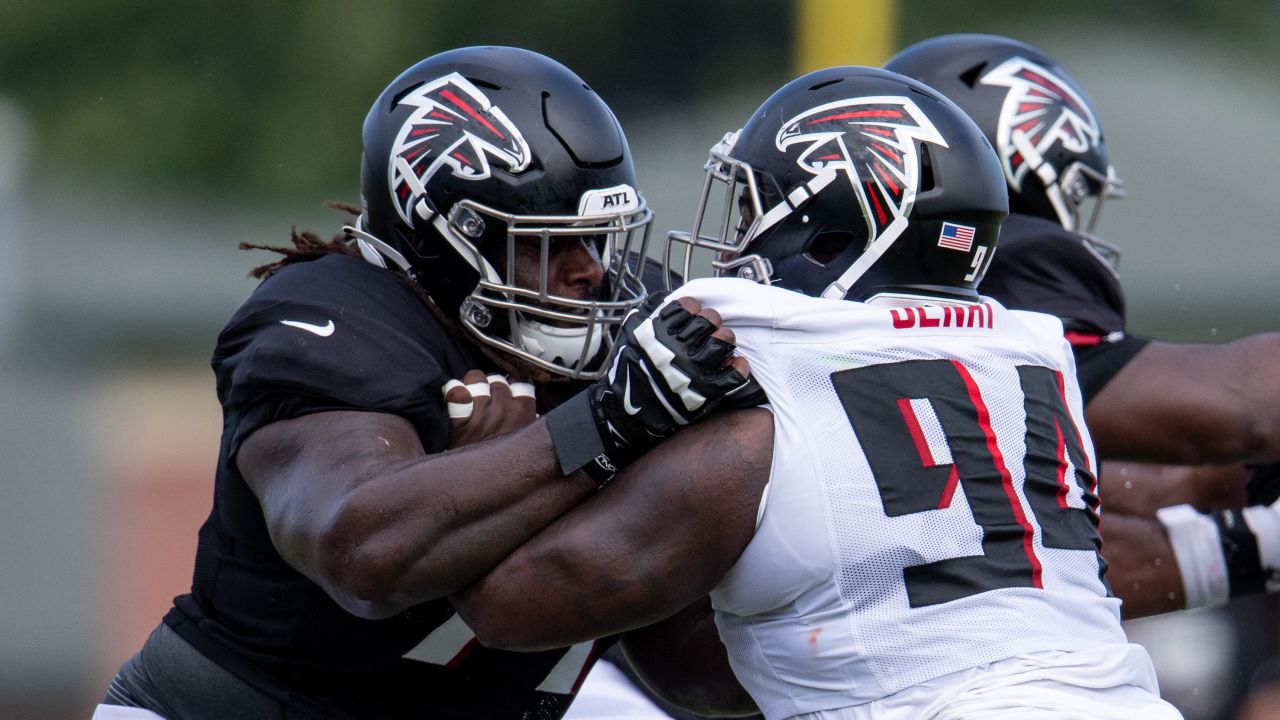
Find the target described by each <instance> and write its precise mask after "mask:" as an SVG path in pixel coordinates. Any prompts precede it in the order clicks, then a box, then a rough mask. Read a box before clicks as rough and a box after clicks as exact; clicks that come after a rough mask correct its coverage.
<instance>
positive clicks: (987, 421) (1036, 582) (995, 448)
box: [951, 360, 1044, 588]
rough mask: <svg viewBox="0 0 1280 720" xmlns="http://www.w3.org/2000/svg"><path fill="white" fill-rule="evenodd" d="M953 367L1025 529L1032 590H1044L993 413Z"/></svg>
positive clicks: (959, 367)
mask: <svg viewBox="0 0 1280 720" xmlns="http://www.w3.org/2000/svg"><path fill="white" fill-rule="evenodd" d="M951 364H952V365H953V366H954V367H955V369H956V372H958V373H960V379H962V380H964V385H965V388H967V389H968V391H969V400H970V401H972V402H973V406H974V407H975V408H977V410H978V425H979V426H980V427H981V428H982V434H983V435H985V436H986V438H987V450H988V451H990V452H991V459H992V460H993V461H994V462H995V466H996V471H997V472H999V473H1000V484H1001V486H1003V487H1004V494H1005V496H1006V497H1008V498H1009V507H1010V509H1012V510H1013V517H1014V519H1015V520H1017V522H1018V525H1019V526H1021V527H1022V549H1023V551H1024V552H1026V554H1027V560H1028V561H1029V562H1030V563H1031V586H1032V587H1037V588H1043V587H1044V581H1043V580H1042V579H1041V575H1042V574H1043V572H1044V568H1043V567H1041V565H1040V558H1038V557H1036V549H1035V546H1034V544H1033V543H1032V539H1033V538H1034V537H1035V529H1034V528H1033V527H1031V523H1030V521H1028V520H1027V514H1026V513H1024V512H1023V511H1022V503H1021V502H1020V501H1019V500H1018V493H1017V492H1016V491H1015V490H1014V489H1013V476H1011V475H1010V474H1009V468H1008V466H1007V465H1005V462H1004V454H1003V453H1001V452H1000V445H999V444H998V443H997V442H996V432H995V430H994V429H993V428H992V427H991V411H990V410H988V409H987V404H986V403H985V402H983V400H982V393H981V392H979V391H978V384H977V383H976V382H974V380H973V376H972V375H970V374H969V370H968V369H967V368H965V366H964V365H961V364H960V361H959V360H952V361H951Z"/></svg>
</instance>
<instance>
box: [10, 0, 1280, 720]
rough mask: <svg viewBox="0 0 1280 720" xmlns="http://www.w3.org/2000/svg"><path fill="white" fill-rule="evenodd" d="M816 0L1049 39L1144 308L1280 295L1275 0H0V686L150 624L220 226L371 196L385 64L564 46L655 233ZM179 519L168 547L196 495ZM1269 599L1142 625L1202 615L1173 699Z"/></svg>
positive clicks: (41, 699)
mask: <svg viewBox="0 0 1280 720" xmlns="http://www.w3.org/2000/svg"><path fill="white" fill-rule="evenodd" d="M824 7H826V8H828V9H829V8H831V7H837V8H839V10H838V12H835V13H834V14H833V15H832V20H831V22H832V23H840V24H839V25H836V26H835V27H836V29H837V30H840V31H843V30H844V29H846V28H847V30H848V37H849V43H848V47H847V55H846V56H841V57H835V58H832V59H831V60H829V62H831V63H834V62H860V63H869V64H876V63H879V62H882V61H883V60H885V59H887V56H888V55H889V54H891V53H892V52H893V51H894V50H896V49H898V48H900V47H903V46H905V45H907V44H910V43H911V42H914V41H916V40H919V39H922V38H925V37H928V36H931V35H935V34H940V33H946V32H995V33H1002V34H1009V35H1012V36H1014V37H1018V38H1020V39H1023V40H1026V41H1028V42H1030V43H1032V44H1034V45H1037V46H1040V47H1041V48H1043V49H1044V50H1046V51H1047V52H1049V53H1050V54H1051V55H1053V56H1055V57H1056V58H1057V59H1058V60H1060V61H1061V62H1062V63H1063V64H1065V65H1066V66H1067V67H1068V68H1070V69H1071V70H1072V72H1073V74H1074V75H1075V76H1076V77H1077V78H1078V79H1079V80H1080V81H1081V82H1082V83H1083V84H1084V86H1085V87H1086V89H1087V90H1088V91H1089V93H1090V95H1091V96H1092V98H1093V100H1094V102H1095V104H1096V105H1097V106H1098V108H1099V111H1100V116H1101V120H1102V123H1103V126H1104V128H1105V129H1106V132H1107V137H1108V144H1109V146H1110V149H1111V153H1112V160H1113V162H1114V163H1115V165H1116V167H1117V169H1118V171H1119V173H1120V175H1121V177H1122V178H1123V179H1124V180H1125V181H1126V185H1127V189H1128V191H1129V198H1128V199H1126V200H1124V201H1123V202H1120V203H1115V204H1113V205H1109V206H1108V207H1107V209H1106V211H1105V212H1104V214H1103V219H1102V224H1101V227H1100V229H1101V234H1102V236H1103V237H1105V238H1107V239H1109V240H1111V241H1113V242H1115V243H1117V244H1119V245H1120V246H1121V247H1122V248H1123V249H1124V251H1125V256H1124V260H1123V262H1122V265H1121V270H1122V275H1123V279H1124V283H1125V287H1126V290H1127V292H1128V294H1129V302H1130V317H1131V323H1130V324H1131V329H1132V330H1134V331H1135V332H1138V333H1143V334H1150V335H1156V336H1159V337H1162V338H1164V339H1170V340H1186V341H1222V340H1227V339H1230V338H1233V337H1237V336H1239V335H1242V334H1246V333H1249V332H1256V331H1261V330H1269V329H1275V328H1276V327H1277V321H1276V319H1275V312H1276V311H1277V310H1278V309H1280V305H1278V303H1277V302H1276V300H1275V299H1274V291H1275V289H1276V287H1277V281H1276V279H1277V277H1280V253H1277V251H1276V247H1275V246H1276V242H1275V240H1274V235H1275V234H1276V232H1277V228H1280V202H1277V201H1276V200H1275V198H1274V195H1275V189H1274V188H1275V182H1274V179H1273V173H1274V169H1275V168H1277V167H1280V140H1278V139H1277V132H1280V82H1278V81H1277V80H1276V77H1275V74H1274V70H1273V68H1275V67H1276V65H1277V61H1278V60H1280V3H1276V2H1274V1H1270V2H1268V1H1264V0H1245V1H1240V0H1237V1H1236V2H1231V3H1222V2H1215V1H1214V0H1163V1H1157V0H1134V1H1130V2H1126V3H1115V2H1104V1H1102V0H1088V1H1084V2H1077V3H1074V4H1069V5H1064V4H1061V3H1043V4H1033V3H1026V2H1012V1H1009V0H999V1H994V2H985V3H981V4H976V3H975V4H968V3H957V2H953V1H947V0H898V1H897V2H892V1H890V0H876V1H874V2H871V1H868V2H861V3H860V2H848V3H834V5H833V4H832V3H830V2H827V3H823V2H821V1H819V0H814V2H812V3H810V4H809V5H807V6H806V5H804V4H803V3H802V2H795V3H793V2H741V1H738V2H731V1H728V0H681V1H680V2H674V1H672V0H648V1H647V2H628V3H621V2H619V3H603V2H588V1H586V0H559V1H553V2H542V3H536V4H535V3H530V2H513V1H511V0H492V1H491V2H488V3H484V4H483V5H481V4H476V3H444V2H435V1H427V2H423V1H420V2H408V1H406V0H399V1H395V2H371V3H359V4H358V3H343V2H335V1H333V0H317V1H314V2H299V1H297V0H293V1H290V2H275V3H260V2H253V3H251V2H244V1H243V0H228V1H225V2H221V3H203V4H202V3H174V2H159V1H158V0H154V1H148V2H139V1H136V0H135V1H121V0H117V1H114V2H105V1H102V0H62V1H61V2H57V3H51V2H44V3H36V2H30V1H24V0H0V253H3V256H2V257H3V260H2V261H0V407H2V408H3V410H2V411H0V482H2V483H3V484H2V485H0V487H2V488H3V490H0V717H15V718H72V717H87V716H88V712H89V711H88V708H90V707H91V706H92V703H93V702H94V701H95V700H96V696H97V695H98V693H100V691H101V689H102V683H103V682H104V674H105V676H106V677H109V674H110V671H111V670H113V669H114V666H115V665H116V664H118V663H119V661H120V660H122V659H123V656H122V655H120V654H119V652H120V651H119V647H121V643H123V644H124V645H125V646H136V644H138V643H140V642H141V639H142V637H140V636H136V637H135V636H134V635H131V634H130V633H136V630H135V629H128V630H127V631H126V630H124V629H117V628H114V627H113V625H114V624H115V623H114V621H113V620H112V618H113V617H115V616H114V615H113V614H112V613H114V612H116V611H120V612H124V611H125V610H127V609H128V608H129V607H131V606H133V604H134V603H132V602H131V600H134V598H131V597H130V595H129V588H130V587H131V583H133V580H132V578H133V577H134V576H133V575H132V574H131V573H135V572H145V571H146V570H147V568H148V567H150V566H149V565H148V564H147V560H148V558H147V557H146V553H143V557H142V558H140V559H139V558H136V557H133V556H136V555H138V554H139V553H138V548H137V547H136V546H135V545H130V544H129V540H128V539H127V538H128V537H132V536H130V535H129V534H128V533H129V532H134V531H136V530H137V529H136V528H134V527H133V526H134V525H138V524H143V525H145V524H146V523H154V522H156V520H155V519H154V517H153V516H151V515H146V514H145V513H142V512H139V511H138V509H137V507H136V506H135V505H132V504H131V503H132V502H133V498H136V497H137V495H136V492H137V488H138V486H139V484H140V483H142V484H145V483H147V482H155V483H160V484H162V485H165V487H172V486H174V485H175V484H176V485H177V486H180V487H182V488H184V490H183V491H182V492H187V493H189V494H190V496H192V497H195V498H196V501H194V502H195V504H196V505H197V506H198V507H199V513H200V514H202V513H204V512H207V497H208V487H209V485H210V483H211V475H212V473H211V469H212V461H211V460H209V461H208V462H205V460H206V455H205V454H207V453H208V452H209V451H210V450H209V448H210V447H212V446H213V444H215V443H216V434H217V408H216V404H214V402H213V393H212V377H211V373H209V372H208V370H207V358H208V355H209V353H210V351H211V350H212V347H213V343H214V339H215V337H216V334H217V332H218V330H219V328H220V327H221V324H222V322H224V321H225V319H226V318H227V317H228V316H229V315H230V313H231V312H232V311H233V310H234V309H235V307H236V306H237V305H238V304H239V302H240V301H241V300H242V299H243V297H244V296H245V295H247V294H248V292H249V291H251V290H252V287H253V282H252V281H251V280H249V279H248V278H247V277H246V275H245V273H246V272H247V271H248V269H249V268H250V267H252V266H253V265H255V264H258V263H260V262H263V261H264V256H262V255H261V254H258V255H253V254H249V253H244V252H241V251H238V250H236V249H235V248H236V244H237V243H238V242H240V241H251V242H256V243H262V242H269V243H276V242H283V241H285V240H286V239H287V237H288V233H289V229H290V227H291V226H293V225H297V226H299V227H301V228H308V229H314V230H317V231H319V232H322V233H328V232H332V231H336V230H337V228H338V225H339V224H340V222H341V220H342V218H341V217H340V216H338V215H336V214H334V213H333V212H332V211H329V210H327V209H326V208H325V207H324V204H323V203H324V201H325V200H328V199H337V200H345V201H352V202H355V201H358V199H359V195H358V190H359V189H358V162H359V154H360V125H361V122H362V120H363V117H364V114H365V111H366V110H367V108H368V105H369V103H371V102H372V100H373V98H374V97H375V96H376V95H377V93H378V92H379V90H381V88H382V87H383V86H384V85H385V84H386V83H387V82H388V81H390V79H391V78H393V77H394V76H395V75H396V74H398V73H399V71H400V70H402V69H403V68H404V67H406V66H408V65H410V64H412V63H413V62H415V61H417V60H418V59H421V58H422V57H425V56H427V55H430V54H432V53H435V52H438V51H441V50H445V49H448V48H450V47H455V46H459V45H468V44H480V43H493V44H513V45H520V46H524V47H528V48H531V49H534V50H538V51H541V52H544V53H547V54H549V55H551V56H553V57H555V58H557V59H558V60H560V61H562V62H564V63H565V64H566V65H568V66H569V67H571V68H573V69H574V70H575V71H577V72H578V74H580V75H581V76H582V77H583V78H584V79H585V80H587V82H589V83H590V84H591V85H592V86H593V87H595V88H596V89H597V90H598V91H599V92H600V94H601V95H603V96H604V98H605V99H606V100H607V101H608V102H609V103H610V104H611V105H612V106H613V108H614V110H615V112H616V113H617V114H618V116H619V118H620V120H621V122H622V124H623V127H624V128H625V129H626V130H627V133H628V136H629V138H630V140H631V143H632V149H633V153H634V156H635V158H636V163H637V167H638V172H639V175H640V183H641V189H642V190H643V191H645V192H646V194H647V195H648V196H649V200H650V203H651V205H652V206H653V207H654V208H655V209H656V211H657V213H658V219H657V226H656V228H655V235H656V236H660V235H659V234H660V233H662V232H665V231H666V230H668V229H673V228H682V227H687V225H688V223H689V221H690V219H691V216H692V213H693V208H694V204H695V202H696V196H697V192H698V190H699V189H700V187H701V165H702V161H703V158H704V156H705V155H704V154H705V151H706V148H707V147H708V146H709V145H710V144H711V143H712V142H714V141H715V140H716V139H718V138H719V137H720V135H721V134H722V133H723V132H724V131H726V130H730V129H733V128H736V127H737V126H738V125H740V124H741V123H742V121H743V120H745V119H746V117H747V116H748V115H749V113H750V112H751V110H752V109H754V107H755V106H756V105H758V104H759V102H760V101H762V100H763V99H764V98H765V97H766V96H767V95H768V94H769V93H770V92H771V91H772V90H773V89H775V88H776V87H777V86H779V85H781V84H782V83H783V82H785V81H786V80H788V79H790V78H791V77H792V76H794V75H795V74H797V73H798V72H799V71H800V70H801V69H810V68H801V67H800V66H799V65H798V61H797V58H798V57H800V56H801V53H802V51H803V50H804V47H805V42H806V40H805V39H804V37H805V36H804V34H803V33H802V32H801V31H800V28H801V23H800V22H799V20H798V18H799V16H800V13H801V12H802V11H803V10H806V9H807V11H809V12H811V13H812V12H818V13H821V12H822V11H823V9H824ZM885 12H887V13H888V16H887V21H886V20H885V19H884V17H883V16H884V13H885ZM859 17H865V18H869V19H870V18H879V19H878V20H877V21H876V22H875V23H870V22H869V23H868V24H865V25H864V24H860V23H859V21H858V18H859ZM885 22H887V27H888V30H887V31H882V30H880V29H879V28H881V27H884V25H885ZM828 30H830V28H828ZM825 57H830V54H829V53H828V55H827V56H825ZM1170 390H1171V392H1176V390H1177V389H1176V388H1171V389H1170ZM210 418H212V420H210ZM152 475H154V476H155V477H154V478H153V477H152ZM157 478H159V479H157ZM175 478H177V479H175ZM165 497H170V496H165ZM175 512H176V511H175ZM163 515H164V513H163V508H162V512H161V516H163ZM197 522H198V518H197ZM178 527H179V528H180V529H179V530H177V531H176V532H179V533H183V534H182V535H181V537H177V538H175V539H174V541H173V542H174V543H177V544H179V545H182V547H183V548H184V549H183V550H182V553H179V556H180V557H181V556H185V552H186V550H185V545H183V544H185V543H191V542H194V534H195V529H196V527H195V524H194V523H186V524H182V523H179V525H178ZM122 528H123V529H122ZM182 528H185V530H183V529H182ZM143 530H144V531H147V532H151V533H152V534H153V535H159V534H160V531H159V530H157V529H156V528H155V527H151V528H150V530H147V528H143ZM122 538H124V539H122ZM158 550H159V548H157V551H158ZM131 558H132V559H131ZM185 562H186V563H187V564H188V566H187V567H186V569H185V570H182V572H189V562H190V561H189V558H188V559H187V560H186V561H185ZM179 590H181V588H178V590H175V592H176V591H179ZM140 592H141V591H140ZM169 594H172V593H169ZM137 600H138V602H141V601H142V599H141V598H137ZM148 600H149V601H155V600H156V599H155V598H149V599H148ZM158 602H159V604H160V606H162V607H163V606H164V605H165V604H167V602H168V597H167V596H166V597H161V598H159V599H158ZM1262 602H1263V601H1257V602H1255V603H1254V605H1253V606H1250V607H1249V608H1245V609H1243V610H1240V608H1239V607H1238V606H1232V607H1233V611H1238V612H1237V614H1239V613H1242V612H1243V613H1246V614H1247V613H1253V614H1252V615H1250V617H1255V618H1260V619H1256V620H1255V621H1254V622H1257V623H1264V624H1266V628H1267V633H1270V634H1269V635H1268V634H1267V633H1262V632H1255V633H1254V635H1255V636H1256V637H1253V638H1252V640H1250V639H1249V638H1247V637H1244V636H1243V635H1242V634H1241V633H1239V632H1236V631H1235V630H1234V629H1233V627H1234V626H1233V625H1232V623H1231V621H1230V617H1231V615H1230V614H1229V613H1228V614H1222V613H1218V614H1213V613H1201V614H1199V615H1197V616H1194V617H1198V618H1200V619H1199V620H1195V619H1194V617H1193V619H1192V620H1189V621H1186V622H1183V624H1181V625H1179V624H1176V623H1175V624H1173V625H1168V626H1159V625H1143V626H1138V627H1136V628H1135V629H1134V634H1135V637H1140V638H1141V637H1149V638H1166V639H1167V638H1170V637H1178V638H1181V637H1184V635H1185V637H1187V638H1189V639H1186V640H1185V641H1181V640H1180V641H1178V642H1173V643H1168V642H1166V643H1165V646H1166V649H1165V650H1164V651H1162V653H1163V655H1160V656H1158V657H1157V661H1158V663H1159V664H1160V666H1161V667H1160V669H1161V673H1162V680H1163V681H1164V682H1165V686H1166V690H1167V691H1171V692H1173V693H1174V694H1175V695H1176V696H1177V697H1178V698H1180V699H1179V700H1178V702H1179V704H1180V705H1182V707H1183V709H1184V711H1186V712H1187V716H1188V717H1189V718H1220V717H1221V718H1226V717H1232V715H1231V712H1232V710H1231V708H1232V706H1233V705H1234V703H1235V700H1236V698H1237V697H1238V696H1239V695H1240V694H1242V693H1243V692H1244V691H1245V689H1247V688H1248V686H1249V684H1250V682H1251V680H1252V679H1253V678H1255V677H1259V676H1260V675H1259V671H1257V668H1255V667H1246V665H1248V664H1249V663H1251V662H1253V661H1254V660H1257V662H1262V660H1263V659H1265V658H1267V657H1270V656H1271V655H1274V654H1275V648H1274V647H1273V646H1274V644H1275V643H1274V641H1273V639H1272V638H1274V627H1272V625H1274V623H1273V621H1272V620H1271V618H1272V617H1273V616H1274V612H1272V608H1271V607H1270V606H1269V605H1266V606H1265V607H1264V606H1263V605H1262V604H1261V603H1262ZM158 619H159V617H158V615H156V616H153V617H151V618H149V620H148V622H149V623H150V624H154V622H156V621H158ZM1214 623H1217V624H1216V625H1215V624H1214ZM1267 623H1269V624H1267ZM1153 627H1154V628H1157V629H1156V630H1152V629H1151V628H1153ZM1206 628H1207V629H1206ZM117 630H118V631H117ZM1144 633H1145V635H1144ZM1178 633H1183V634H1184V635H1179V634H1178ZM1196 633H1200V634H1196ZM1238 636H1239V637H1238ZM1205 638H1210V639H1205ZM1214 638H1217V639H1214ZM1222 638H1225V640H1223V639H1222ZM1242 638H1244V639H1242ZM1258 638H1263V639H1262V640H1259V639H1258ZM1150 642H1151V643H1152V644H1151V645H1150V646H1151V647H1153V652H1154V651H1155V649H1154V648H1155V645H1156V644H1157V640H1155V639H1152V640H1151V641H1150ZM1249 642H1253V643H1254V644H1258V643H1261V645H1262V647H1261V648H1253V649H1250V648H1251V647H1252V646H1250V645H1249ZM1215 643H1216V644H1215ZM1189 646H1194V647H1195V648H1197V651H1195V652H1187V650H1186V648H1187V647H1189ZM1219 646H1220V647H1219ZM1169 648H1171V649H1169ZM1215 648H1216V650H1214V649H1215ZM1210 650H1214V652H1210ZM1215 653H1216V654H1215ZM1209 656H1213V657H1217V658H1219V660H1218V662H1217V663H1216V664H1214V663H1210V662H1208V660H1206V657H1209ZM1170 658H1171V659H1170ZM1241 658H1244V659H1243V660H1242V659H1241ZM1251 658H1252V659H1251ZM1215 673H1216V674H1215ZM1184 676H1185V677H1190V678H1192V679H1191V680H1186V679H1185V678H1184ZM1178 693H1181V695H1178ZM1183 696H1185V698H1184V697H1183Z"/></svg>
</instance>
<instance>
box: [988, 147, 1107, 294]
mask: <svg viewBox="0 0 1280 720" xmlns="http://www.w3.org/2000/svg"><path fill="white" fill-rule="evenodd" d="M1010 142H1011V144H1012V145H1013V148H1014V149H1015V150H1016V151H1017V152H1018V153H1020V154H1021V155H1022V157H1023V158H1024V159H1025V162H1026V164H1027V168H1028V170H1029V171H1030V173H1032V174H1033V175H1034V176H1035V178H1036V180H1038V181H1039V183H1040V185H1041V187H1042V188H1043V190H1044V196H1045V200H1047V201H1048V204H1049V207H1050V208H1051V209H1052V210H1053V213H1054V215H1055V216H1056V217H1057V220H1058V223H1059V224H1061V225H1062V227H1063V228H1064V229H1066V230H1069V231H1071V232H1075V233H1077V234H1079V235H1082V236H1084V239H1085V242H1086V244H1087V245H1088V247H1089V249H1090V250H1092V251H1093V252H1094V253H1095V254H1096V255H1097V256H1098V258H1099V259H1100V260H1102V261H1103V262H1104V263H1106V264H1107V265H1108V266H1109V267H1110V268H1111V269H1112V270H1116V269H1118V268H1119V265H1120V249H1119V248H1118V247H1116V246H1115V245H1113V244H1112V243H1109V242H1107V241H1105V240H1103V239H1101V238H1099V237H1097V236H1096V235H1095V234H1094V232H1095V230H1096V229H1097V226H1098V218H1099V216H1100V215H1101V214H1102V206H1103V204H1104V203H1105V202H1106V201H1107V200H1111V199H1117V200H1118V199H1120V198H1123V197H1124V196H1125V192H1124V183H1123V182H1122V181H1121V180H1120V178H1119V177H1117V176H1116V170H1115V167H1114V166H1112V165H1107V171H1106V173H1105V174H1104V173H1101V172H1098V170H1096V169H1095V168H1094V167H1092V166H1091V165H1089V164H1088V163H1085V162H1084V161H1082V160H1073V161H1072V162H1071V163H1069V164H1068V165H1067V166H1066V168H1064V169H1063V170H1062V171H1060V172H1059V171H1058V170H1057V169H1056V168H1055V167H1054V166H1053V163H1051V162H1049V161H1048V160H1046V159H1045V158H1044V157H1043V156H1042V155H1041V154H1040V153H1039V151H1037V150H1036V147H1035V145H1034V144H1032V143H1031V142H1030V141H1029V140H1028V139H1027V137H1026V135H1025V134H1023V133H1021V132H1019V131H1016V130H1015V131H1013V132H1012V133H1010Z"/></svg>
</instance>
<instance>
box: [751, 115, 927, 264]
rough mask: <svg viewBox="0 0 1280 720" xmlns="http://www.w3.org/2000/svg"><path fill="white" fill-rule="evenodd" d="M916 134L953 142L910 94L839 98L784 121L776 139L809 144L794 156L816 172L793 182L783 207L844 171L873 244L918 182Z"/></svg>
mask: <svg viewBox="0 0 1280 720" xmlns="http://www.w3.org/2000/svg"><path fill="white" fill-rule="evenodd" d="M917 142H921V143H924V142H929V143H934V144H936V145H941V146H942V147H947V142H946V140H944V139H943V137H942V135H941V134H940V133H939V132H938V130H937V128H935V127H934V125H933V123H932V122H930V120H929V118H928V117H926V116H925V114H924V113H923V112H922V111H921V110H920V109H919V108H918V107H916V104H915V103H914V102H912V101H911V100H910V99H908V98H905V97H890V96H884V97H861V98H853V99H848V100H838V101H836V102H832V103H827V104H826V105H822V106H820V107H816V108H813V109H811V110H808V111H806V112H804V113H802V114H800V115H797V116H796V117H794V118H792V119H790V120H788V121H787V122H785V123H783V125H782V129H780V130H779V131H778V136H777V140H776V144H777V146H778V150H780V151H784V152H785V151H786V150H787V148H789V147H791V146H792V145H803V150H802V151H801V152H800V156H799V157H798V158H796V164H798V165H799V166H800V167H801V168H802V169H803V170H804V171H805V172H808V173H811V174H813V175H814V178H813V179H811V180H810V181H809V182H808V183H807V184H806V185H804V186H802V187H799V188H795V189H793V190H792V191H791V192H790V194H789V195H788V197H787V202H786V203H783V204H782V205H781V206H780V207H785V206H786V205H787V204H788V203H789V204H790V207H791V208H794V207H798V206H799V204H800V203H801V202H803V201H804V200H805V199H806V198H807V197H808V196H809V195H816V194H817V193H818V192H819V191H820V190H822V188H824V187H826V186H827V185H829V184H830V183H831V182H832V181H834V180H835V179H836V178H837V177H838V176H839V175H840V174H843V175H844V177H845V178H846V179H847V180H848V181H849V184H850V185H851V186H852V189H853V191H854V194H855V196H856V197H857V198H858V203H859V204H860V205H861V207H862V215H863V217H865V218H866V220H867V230H868V234H867V236H868V244H871V243H873V242H875V240H877V239H879V238H880V237H881V236H883V235H885V233H886V232H887V231H889V230H890V229H891V228H893V229H894V230H898V231H900V230H899V228H900V227H901V226H902V225H904V224H905V223H906V218H907V215H908V214H909V213H910V212H911V206H912V204H913V203H914V202H915V198H916V191H917V189H918V188H919V184H920V177H919V176H920V159H919V149H918V148H917V145H916V143H917ZM778 209H779V208H774V210H778ZM789 209H790V208H788V211H789ZM772 214H774V213H773V212H770V213H768V214H767V215H772ZM777 219H780V218H776V219H774V220H773V221H774V222H776V221H777ZM894 234H895V235H896V234H897V233H896V232H895V233H894Z"/></svg>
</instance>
